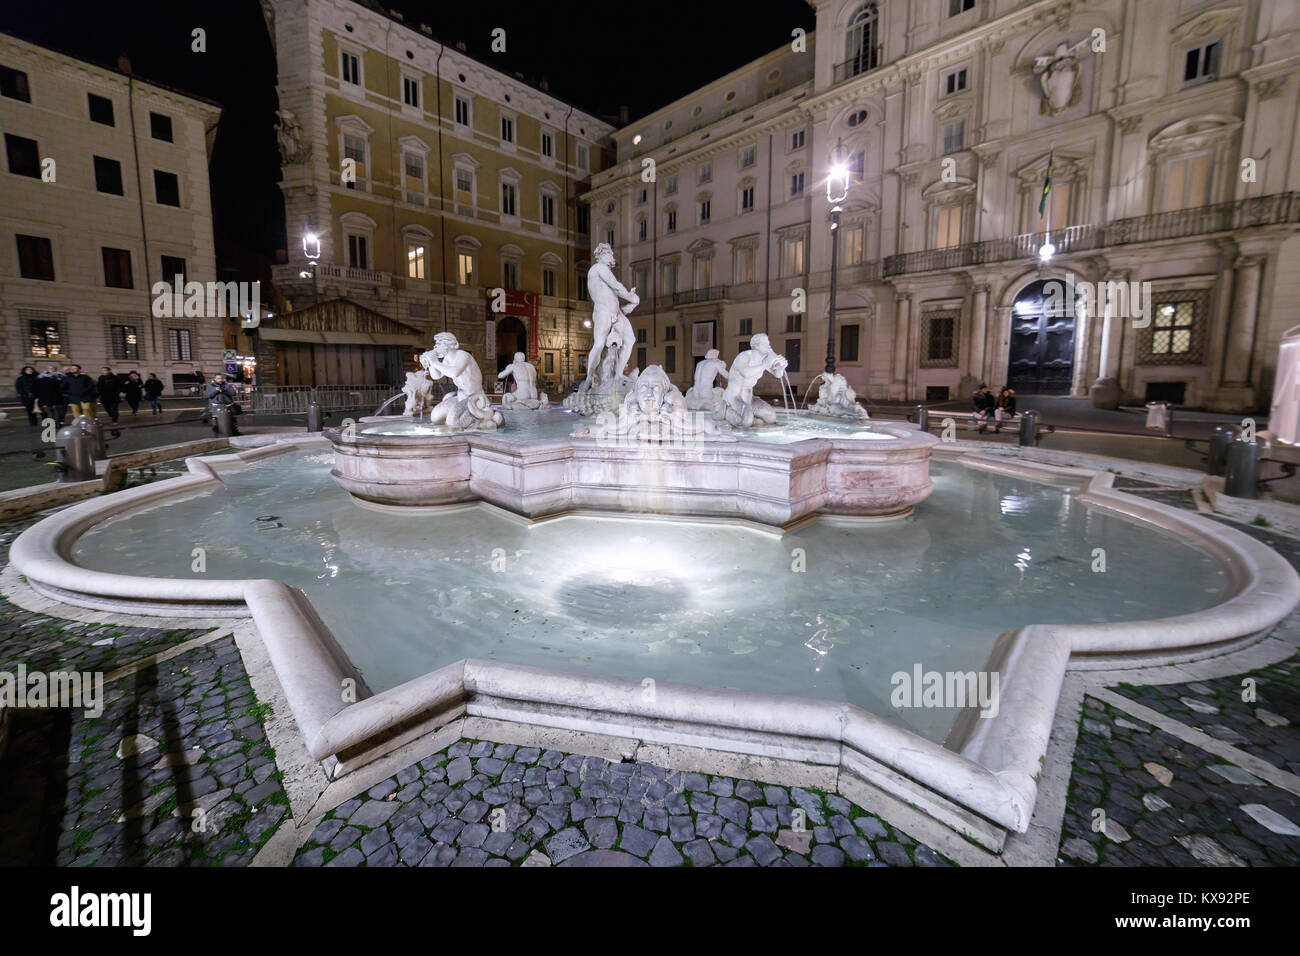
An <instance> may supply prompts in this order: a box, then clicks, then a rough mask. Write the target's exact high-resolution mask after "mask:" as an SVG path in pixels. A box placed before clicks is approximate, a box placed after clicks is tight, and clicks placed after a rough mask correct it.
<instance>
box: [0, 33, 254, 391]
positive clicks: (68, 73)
mask: <svg viewBox="0 0 1300 956" xmlns="http://www.w3.org/2000/svg"><path fill="white" fill-rule="evenodd" d="M219 117H220V109H219V107H218V106H217V105H216V104H213V103H210V102H207V101H204V100H200V99H196V98H194V97H192V96H188V95H186V94H183V93H179V92H177V91H175V90H171V89H168V88H166V87H163V86H160V85H157V84H154V83H150V82H148V81H145V80H141V79H138V78H135V77H132V76H130V75H129V74H126V73H122V72H118V71H116V70H113V69H109V68H107V67H104V66H99V65H97V64H92V63H88V62H85V61H82V60H78V59H74V58H72V57H69V56H66V55H64V54H61V53H56V52H54V51H52V50H49V49H45V48H43V47H40V46H36V45H34V44H31V43H28V42H25V41H23V40H19V39H17V38H14V37H10V36H4V35H0V133H2V134H3V137H4V160H3V167H2V168H0V394H4V395H12V394H13V392H14V379H15V378H16V377H17V375H18V373H19V371H20V370H21V369H22V367H23V366H24V365H33V366H36V367H37V369H38V370H41V369H43V368H44V367H45V366H46V365H47V364H56V365H59V366H63V365H66V364H70V363H77V364H79V365H81V366H82V367H83V368H84V369H85V370H86V371H87V372H88V373H89V374H90V375H91V376H92V377H94V376H97V375H98V374H99V369H100V368H101V367H102V366H105V365H107V366H109V367H111V368H112V369H113V370H114V371H116V372H122V373H124V372H127V371H131V370H138V371H139V372H140V373H141V374H142V375H146V376H147V374H148V373H149V372H156V373H157V374H158V377H159V378H161V379H162V380H163V382H164V383H165V384H166V386H167V394H170V393H171V389H172V385H173V379H172V376H173V375H174V374H177V373H179V374H182V375H187V376H188V374H189V373H190V372H191V371H193V370H194V369H201V370H203V371H205V372H207V373H212V372H216V371H220V369H221V358H222V356H221V352H222V343H223V334H224V327H225V323H226V322H227V321H228V320H227V319H225V318H223V317H218V316H207V315H205V316H190V317H185V316H183V315H182V316H178V317H175V318H168V317H161V318H160V317H156V316H155V315H154V314H153V309H152V303H153V296H152V293H151V286H152V285H153V284H154V283H156V282H159V281H164V280H165V281H167V282H169V283H170V282H172V281H174V275H175V274H176V273H177V272H178V270H179V272H180V274H183V275H184V276H185V279H186V281H197V282H202V283H207V282H211V281H215V280H216V278H217V276H216V258H215V250H214V245H213V233H212V209H211V201H210V196H209V185H208V161H209V155H210V152H209V151H210V145H211V142H212V136H213V134H214V133H215V129H216V125H217V121H218V119H219Z"/></svg>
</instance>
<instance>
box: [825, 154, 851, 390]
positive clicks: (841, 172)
mask: <svg viewBox="0 0 1300 956" xmlns="http://www.w3.org/2000/svg"><path fill="white" fill-rule="evenodd" d="M850 178H851V170H850V169H849V165H848V163H846V162H845V161H844V159H843V144H842V143H841V144H839V145H837V146H836V147H835V161H834V162H833V163H832V164H831V171H830V175H829V176H827V177H826V201H827V202H828V203H830V204H831V303H830V315H829V316H828V317H827V320H826V374H827V375H831V374H833V373H834V372H835V282H836V279H837V278H838V276H839V266H840V213H841V212H843V211H844V207H843V206H841V205H840V204H841V203H843V202H844V200H845V199H847V198H848V196H849V180H850Z"/></svg>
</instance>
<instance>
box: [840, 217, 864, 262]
mask: <svg viewBox="0 0 1300 956" xmlns="http://www.w3.org/2000/svg"><path fill="white" fill-rule="evenodd" d="M840 228H841V229H842V230H843V234H842V235H841V236H840V265H842V266H860V265H862V246H863V239H864V238H865V235H866V229H865V228H864V227H863V225H862V223H860V222H859V223H855V224H854V225H852V226H841V227H840Z"/></svg>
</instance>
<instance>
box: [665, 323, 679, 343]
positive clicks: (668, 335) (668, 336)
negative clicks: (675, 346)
mask: <svg viewBox="0 0 1300 956" xmlns="http://www.w3.org/2000/svg"><path fill="white" fill-rule="evenodd" d="M676 339H677V326H675V325H670V326H668V327H667V328H666V329H664V341H665V342H673V341H675V340H676Z"/></svg>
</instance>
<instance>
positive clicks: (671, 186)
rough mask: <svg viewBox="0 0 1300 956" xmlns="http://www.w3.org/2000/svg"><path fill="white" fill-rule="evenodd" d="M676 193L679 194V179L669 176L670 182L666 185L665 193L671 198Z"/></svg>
mask: <svg viewBox="0 0 1300 956" xmlns="http://www.w3.org/2000/svg"><path fill="white" fill-rule="evenodd" d="M675 192H677V177H676V176H669V177H668V180H667V181H666V182H665V183H664V193H665V194H666V195H669V196H671V195H673V194H674V193H675Z"/></svg>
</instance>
